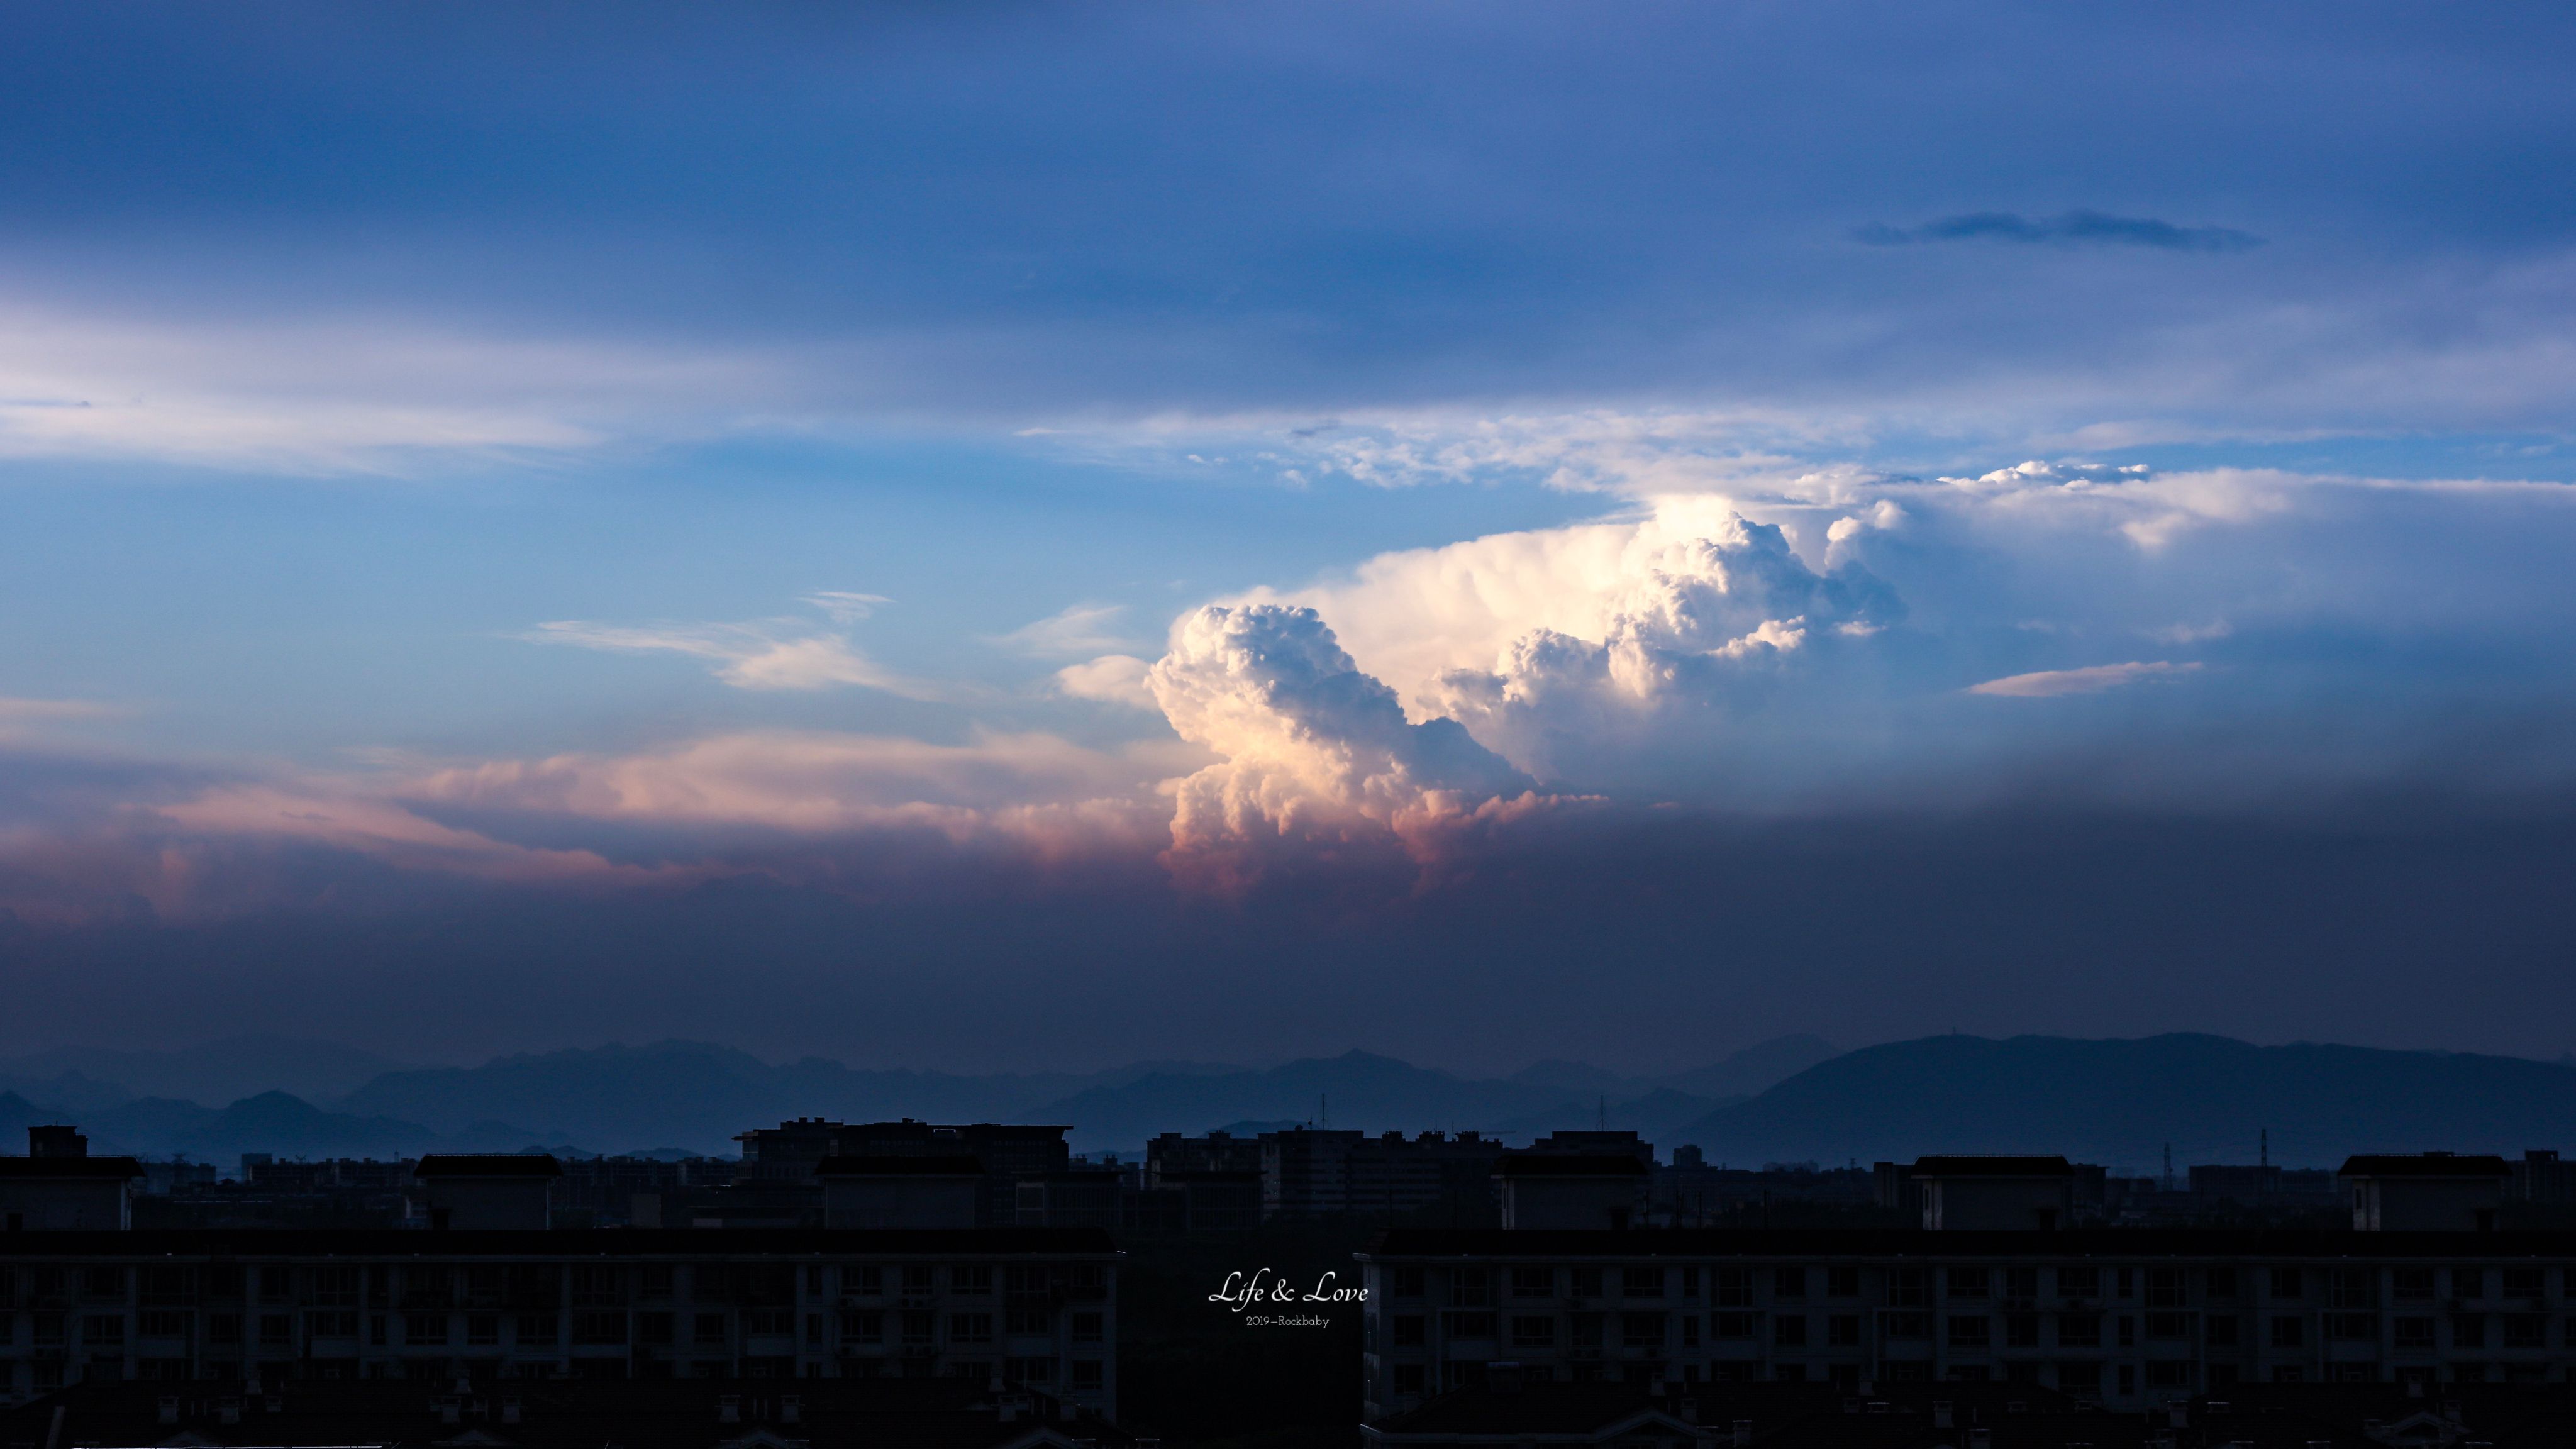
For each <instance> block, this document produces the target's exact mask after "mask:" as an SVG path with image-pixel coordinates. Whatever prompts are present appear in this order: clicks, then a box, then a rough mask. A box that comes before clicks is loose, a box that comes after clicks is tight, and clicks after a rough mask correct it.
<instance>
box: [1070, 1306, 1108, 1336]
mask: <svg viewBox="0 0 2576 1449" xmlns="http://www.w3.org/2000/svg"><path fill="white" fill-rule="evenodd" d="M1101 1323H1102V1319H1101V1316H1100V1315H1099V1314H1097V1313H1077V1314H1075V1315H1073V1341H1074V1342H1076V1343H1098V1342H1100V1340H1101V1337H1102V1332H1103V1330H1102V1328H1101Z"/></svg>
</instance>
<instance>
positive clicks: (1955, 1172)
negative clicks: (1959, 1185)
mask: <svg viewBox="0 0 2576 1449" xmlns="http://www.w3.org/2000/svg"><path fill="white" fill-rule="evenodd" d="M1913 1172H1914V1175H1915V1176H1916V1177H2073V1176H2074V1175H2075V1165H2074V1164H2073V1163H2070V1162H2068V1161H2067V1160H2066V1159H2065V1158H2063V1157H2057V1156H2046V1157H2039V1156H2031V1157H2007V1156H1992V1157H1965V1156H1962V1157H1918V1158H1916V1159H1914V1167H1913Z"/></svg>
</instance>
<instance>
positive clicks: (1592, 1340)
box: [1566, 1313, 1752, 1348]
mask: <svg viewBox="0 0 2576 1449" xmlns="http://www.w3.org/2000/svg"><path fill="white" fill-rule="evenodd" d="M1751 1316H1752V1315H1750V1314H1747V1315H1746V1318H1747V1319H1748V1320H1750V1318H1751ZM1601 1319H1602V1315H1601V1314H1598V1313H1578V1314H1575V1315H1574V1316H1573V1317H1572V1318H1570V1319H1568V1320H1566V1324H1567V1326H1568V1327H1569V1328H1571V1329H1572V1330H1573V1331H1574V1346H1575V1347H1576V1348H1599V1347H1601V1335H1602V1332H1603V1329H1602V1325H1601ZM1751 1331H1752V1330H1750V1329H1747V1330H1746V1332H1747V1333H1750V1332H1751Z"/></svg>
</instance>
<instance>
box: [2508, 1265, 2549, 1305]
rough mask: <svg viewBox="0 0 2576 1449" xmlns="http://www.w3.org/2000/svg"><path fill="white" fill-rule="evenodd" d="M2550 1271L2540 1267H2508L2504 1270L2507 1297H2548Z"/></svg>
mask: <svg viewBox="0 0 2576 1449" xmlns="http://www.w3.org/2000/svg"><path fill="white" fill-rule="evenodd" d="M2547 1281H2548V1273H2547V1270H2545V1269H2540V1268H2507V1269H2505V1270H2504V1296H2505V1297H2507V1298H2546V1297H2548V1296H2549V1289H2548V1287H2547V1286H2546V1284H2547Z"/></svg>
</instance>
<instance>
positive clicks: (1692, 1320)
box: [1682, 1313, 1699, 1348]
mask: <svg viewBox="0 0 2576 1449" xmlns="http://www.w3.org/2000/svg"><path fill="white" fill-rule="evenodd" d="M1682 1347H1684V1348H1697V1347H1699V1315H1698V1314H1696V1313H1685V1314H1683V1315H1682Z"/></svg>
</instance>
